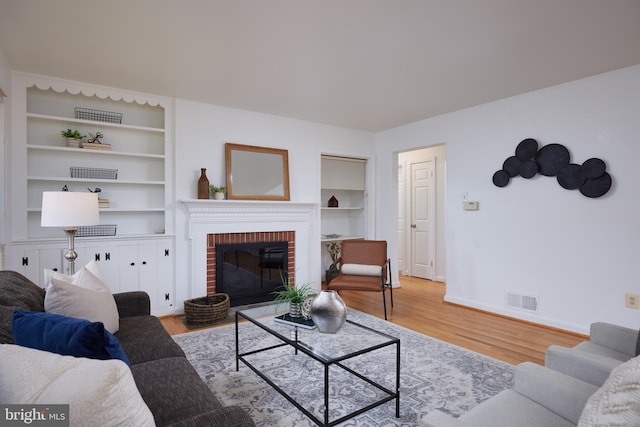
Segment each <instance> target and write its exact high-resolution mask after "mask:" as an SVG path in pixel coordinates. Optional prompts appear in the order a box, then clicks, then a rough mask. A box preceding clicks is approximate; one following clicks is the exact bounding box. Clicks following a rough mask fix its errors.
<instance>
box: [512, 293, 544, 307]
mask: <svg viewBox="0 0 640 427" xmlns="http://www.w3.org/2000/svg"><path fill="white" fill-rule="evenodd" d="M505 304H506V305H507V307H510V308H518V309H521V310H527V311H538V306H539V305H540V304H539V302H538V297H537V296H534V295H526V294H521V293H516V292H511V291H507V292H505Z"/></svg>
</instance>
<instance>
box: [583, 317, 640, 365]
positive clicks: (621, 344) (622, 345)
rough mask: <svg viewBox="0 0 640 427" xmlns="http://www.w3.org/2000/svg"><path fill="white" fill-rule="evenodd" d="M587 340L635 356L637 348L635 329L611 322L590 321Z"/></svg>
mask: <svg viewBox="0 0 640 427" xmlns="http://www.w3.org/2000/svg"><path fill="white" fill-rule="evenodd" d="M589 341H591V342H592V343H594V344H598V345H601V346H604V347H608V348H611V349H613V350H616V351H619V352H620V353H624V354H627V355H629V356H630V357H633V356H637V354H638V350H639V348H638V347H639V346H638V330H637V329H631V328H625V327H624V326H618V325H612V324H611V323H604V322H596V323H592V324H591V330H590V338H589Z"/></svg>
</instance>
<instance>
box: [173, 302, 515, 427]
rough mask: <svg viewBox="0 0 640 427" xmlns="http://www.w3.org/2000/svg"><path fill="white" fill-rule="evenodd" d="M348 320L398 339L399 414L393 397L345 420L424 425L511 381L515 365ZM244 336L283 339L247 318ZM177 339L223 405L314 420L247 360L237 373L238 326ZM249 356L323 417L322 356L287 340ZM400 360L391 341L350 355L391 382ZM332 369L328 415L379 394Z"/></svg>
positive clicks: (360, 317)
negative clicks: (438, 412)
mask: <svg viewBox="0 0 640 427" xmlns="http://www.w3.org/2000/svg"><path fill="white" fill-rule="evenodd" d="M348 319H349V320H352V321H354V322H357V323H360V324H362V325H366V326H368V327H371V328H374V329H376V330H379V331H381V332H384V333H386V334H389V335H391V336H394V337H397V338H400V342H401V344H400V346H401V359H400V365H401V375H400V418H396V417H395V401H391V402H387V403H385V404H383V405H381V406H379V407H377V408H374V409H372V410H370V411H368V412H365V413H363V414H360V415H358V416H357V417H355V418H353V419H351V420H348V421H345V422H344V423H343V424H341V425H344V426H395V425H398V426H400V425H402V426H412V425H420V424H421V422H422V420H423V418H424V417H425V416H426V414H427V413H429V412H430V411H432V410H434V409H439V410H441V411H444V412H446V413H449V414H451V415H453V416H456V417H457V416H459V415H460V414H462V413H464V412H467V411H469V410H470V409H471V408H473V407H474V406H476V405H478V404H479V403H480V402H482V401H484V400H486V399H488V398H490V397H491V396H493V395H495V394H497V393H498V392H500V391H501V390H504V389H507V388H511V386H512V383H513V366H512V365H510V364H507V363H505V362H502V361H499V360H496V359H493V358H490V357H487V356H484V355H480V354H478V353H474V352H472V351H469V350H466V349H463V348H461V347H457V346H453V345H451V344H448V343H445V342H442V341H440V340H437V339H434V338H431V337H428V336H425V335H422V334H419V333H417V332H414V331H411V330H409V329H407V328H404V327H402V326H398V325H395V324H393V323H391V322H386V321H384V320H381V319H378V318H376V317H373V316H370V315H367V314H365V313H362V312H359V311H356V310H352V309H349V312H348ZM303 333H304V332H303ZM240 336H241V351H247V350H250V349H258V348H263V347H266V346H269V345H273V344H275V343H277V341H276V340H275V338H273V337H272V336H271V335H269V334H266V333H265V332H264V331H262V330H261V329H260V328H258V327H257V326H255V325H253V324H249V323H241V324H240ZM174 339H175V341H176V342H177V343H178V345H180V347H182V349H183V350H184V351H185V353H186V355H187V358H188V359H189V361H190V362H191V363H192V364H193V366H194V367H195V369H196V370H197V371H198V373H199V374H200V376H201V377H202V378H203V380H204V381H205V382H206V383H207V385H208V386H209V387H210V388H211V389H212V390H213V391H214V393H215V394H216V396H217V397H218V398H219V399H220V401H221V402H222V403H223V404H224V405H239V406H241V407H242V408H243V409H244V410H245V411H247V413H248V414H249V415H250V416H251V418H252V419H253V420H254V421H255V423H256V425H258V426H285V427H287V426H291V427H294V426H295V427H298V426H313V425H315V424H314V423H313V422H312V421H311V420H310V419H308V418H307V417H306V416H305V415H304V414H303V413H302V412H301V411H299V410H298V409H297V408H296V407H295V406H293V405H292V404H291V403H290V402H288V401H287V400H286V399H285V398H284V397H283V396H281V395H280V394H279V393H277V392H276V391H275V390H274V389H273V388H271V386H269V385H268V384H267V383H266V382H265V381H264V380H262V379H261V378H260V377H258V376H257V375H256V374H255V373H254V372H253V371H252V370H251V369H249V368H248V367H247V366H245V365H244V364H242V363H240V370H239V371H237V372H236V362H235V348H236V347H235V346H236V343H235V326H234V325H227V326H220V327H216V328H212V329H209V330H204V331H197V332H188V333H185V334H181V335H176V336H174ZM250 357H251V359H250V360H251V363H253V364H255V365H256V366H257V367H258V368H259V369H260V370H261V372H267V373H268V375H269V376H270V378H271V379H272V381H274V382H276V383H277V384H278V385H280V386H281V387H283V388H284V389H285V390H286V391H287V392H288V393H290V394H292V395H294V396H295V397H296V400H297V401H299V402H302V403H303V404H304V407H305V408H307V409H308V410H310V411H311V412H312V413H314V414H315V415H316V416H317V417H319V418H320V419H322V417H323V415H322V414H323V408H324V400H323V385H322V384H323V378H324V370H323V367H322V365H321V364H320V363H318V362H316V361H314V360H313V359H311V358H309V357H307V356H306V355H303V354H301V353H299V354H298V355H295V354H294V352H293V350H292V348H291V347H289V346H286V347H282V348H278V349H274V350H270V351H269V352H267V353H258V354H255V355H253V356H250ZM395 360H396V359H395V346H392V347H385V348H383V349H380V350H376V351H375V352H372V353H366V354H364V355H361V356H358V357H357V358H355V359H351V360H349V361H348V366H349V367H351V368H352V369H354V370H357V371H358V372H361V373H364V374H366V375H367V376H371V378H372V379H375V380H376V381H379V382H380V383H381V384H383V385H384V386H386V387H388V388H389V389H393V388H394V385H395ZM329 376H330V385H331V386H330V404H329V407H330V420H335V419H338V418H339V417H340V416H342V415H344V414H346V413H350V412H352V411H354V410H357V409H360V408H362V407H364V406H366V405H367V404H368V403H371V402H372V401H373V400H376V399H378V398H379V397H380V393H379V392H378V391H377V390H376V389H375V388H373V387H371V386H369V385H367V384H366V383H363V382H362V381H361V380H357V379H356V378H355V377H354V376H352V375H349V374H347V373H346V372H345V371H344V370H342V369H340V368H337V367H335V369H334V367H332V368H331V369H330V375H329Z"/></svg>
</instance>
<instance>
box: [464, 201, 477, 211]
mask: <svg viewBox="0 0 640 427" xmlns="http://www.w3.org/2000/svg"><path fill="white" fill-rule="evenodd" d="M479 208H480V203H478V202H477V201H473V202H470V201H468V200H465V201H464V202H462V209H464V210H465V211H477V210H478V209H479Z"/></svg>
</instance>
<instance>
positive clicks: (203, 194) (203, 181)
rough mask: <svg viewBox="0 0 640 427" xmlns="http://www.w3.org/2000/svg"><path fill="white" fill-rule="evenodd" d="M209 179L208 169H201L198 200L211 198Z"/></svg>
mask: <svg viewBox="0 0 640 427" xmlns="http://www.w3.org/2000/svg"><path fill="white" fill-rule="evenodd" d="M209 191H210V190H209V179H208V178H207V169H206V168H201V169H200V179H199V180H198V199H208V198H209Z"/></svg>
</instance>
